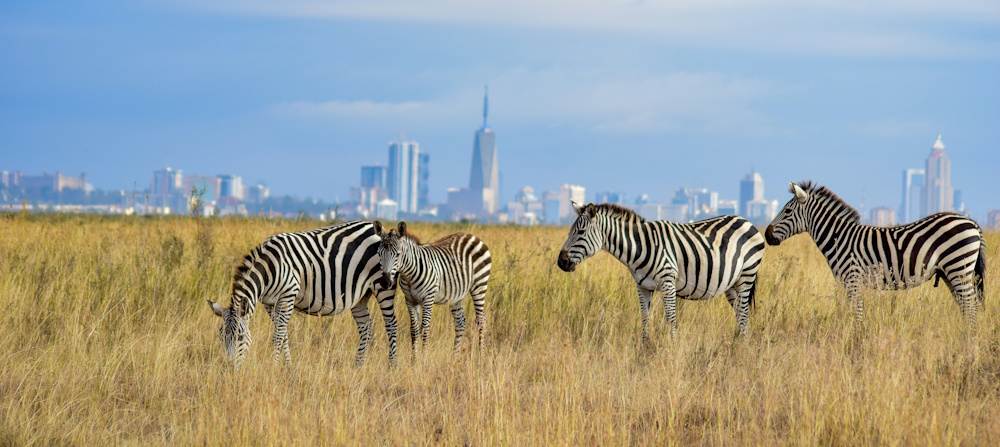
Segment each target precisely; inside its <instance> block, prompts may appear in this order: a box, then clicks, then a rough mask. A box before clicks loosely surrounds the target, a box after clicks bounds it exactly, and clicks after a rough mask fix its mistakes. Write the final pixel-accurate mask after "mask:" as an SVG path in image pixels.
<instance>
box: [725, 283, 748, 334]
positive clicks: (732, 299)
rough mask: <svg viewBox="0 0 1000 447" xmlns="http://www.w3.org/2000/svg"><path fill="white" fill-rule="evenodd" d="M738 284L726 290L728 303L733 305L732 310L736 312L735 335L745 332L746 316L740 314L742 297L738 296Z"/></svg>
mask: <svg viewBox="0 0 1000 447" xmlns="http://www.w3.org/2000/svg"><path fill="white" fill-rule="evenodd" d="M738 287H739V285H737V286H733V287H732V288H731V289H729V290H727V291H726V300H727V301H729V305H730V306H733V312H734V313H735V314H736V327H737V328H738V332H737V335H744V334H746V333H747V327H746V326H747V325H746V317H745V316H744V315H742V314H741V312H742V307H743V306H742V304H741V301H742V298H741V297H740V292H739V290H738Z"/></svg>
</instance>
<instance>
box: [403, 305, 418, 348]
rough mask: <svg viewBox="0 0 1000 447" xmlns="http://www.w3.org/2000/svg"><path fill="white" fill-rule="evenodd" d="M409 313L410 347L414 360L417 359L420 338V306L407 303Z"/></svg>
mask: <svg viewBox="0 0 1000 447" xmlns="http://www.w3.org/2000/svg"><path fill="white" fill-rule="evenodd" d="M406 310H407V313H409V314H410V347H411V348H412V350H413V358H414V359H415V358H417V338H418V337H419V336H420V306H418V305H416V304H410V302H409V301H407V302H406Z"/></svg>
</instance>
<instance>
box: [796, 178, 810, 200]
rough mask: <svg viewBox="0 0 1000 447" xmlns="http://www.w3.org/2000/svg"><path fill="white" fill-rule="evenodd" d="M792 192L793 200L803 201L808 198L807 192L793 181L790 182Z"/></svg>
mask: <svg viewBox="0 0 1000 447" xmlns="http://www.w3.org/2000/svg"><path fill="white" fill-rule="evenodd" d="M792 192H793V193H795V200H798V201H799V203H805V201H806V200H809V193H807V192H806V191H805V190H804V189H802V187H801V186H799V185H796V184H795V183H794V182H793V183H792Z"/></svg>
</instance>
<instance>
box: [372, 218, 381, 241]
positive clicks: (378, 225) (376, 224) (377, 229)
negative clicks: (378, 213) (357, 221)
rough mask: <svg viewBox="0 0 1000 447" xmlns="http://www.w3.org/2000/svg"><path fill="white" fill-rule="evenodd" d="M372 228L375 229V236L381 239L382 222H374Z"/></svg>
mask: <svg viewBox="0 0 1000 447" xmlns="http://www.w3.org/2000/svg"><path fill="white" fill-rule="evenodd" d="M372 226H374V227H375V234H377V235H379V237H382V222H379V221H377V220H376V221H375V222H372Z"/></svg>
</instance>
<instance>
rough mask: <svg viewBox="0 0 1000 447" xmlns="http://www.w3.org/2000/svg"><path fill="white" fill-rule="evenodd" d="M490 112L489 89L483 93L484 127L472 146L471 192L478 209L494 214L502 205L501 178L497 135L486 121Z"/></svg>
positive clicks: (477, 132) (479, 131) (477, 134)
mask: <svg viewBox="0 0 1000 447" xmlns="http://www.w3.org/2000/svg"><path fill="white" fill-rule="evenodd" d="M488 112H489V90H487V91H486V94H484V95H483V127H482V128H480V129H479V130H478V131H476V141H475V144H474V145H473V147H472V172H471V173H470V174H469V193H470V194H471V199H472V200H471V203H470V205H472V206H473V207H474V208H475V209H476V210H478V211H481V212H483V213H486V214H493V213H495V212H496V211H497V208H498V207H499V205H500V179H499V177H500V176H499V173H498V167H497V144H496V135H495V134H494V133H493V129H490V127H489V124H488V122H487V121H486V117H487V113H488Z"/></svg>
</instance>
